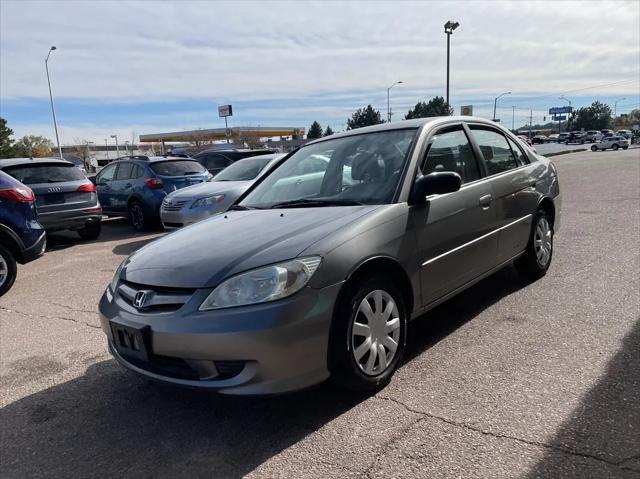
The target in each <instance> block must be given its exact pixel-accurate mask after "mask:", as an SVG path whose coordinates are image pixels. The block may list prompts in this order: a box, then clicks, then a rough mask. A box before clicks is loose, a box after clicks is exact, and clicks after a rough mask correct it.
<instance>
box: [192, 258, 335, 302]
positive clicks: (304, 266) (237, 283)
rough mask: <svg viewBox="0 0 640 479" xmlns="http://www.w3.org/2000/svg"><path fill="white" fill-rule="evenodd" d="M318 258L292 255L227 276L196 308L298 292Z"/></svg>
mask: <svg viewBox="0 0 640 479" xmlns="http://www.w3.org/2000/svg"><path fill="white" fill-rule="evenodd" d="M321 261H322V258H320V257H319V256H309V257H306V258H296V259H293V260H291V261H286V262H284V263H278V264H274V265H271V266H265V267H264V268H258V269H254V270H251V271H247V272H246V273H241V274H239V275H237V276H234V277H232V278H229V279H228V280H226V281H224V282H223V283H221V284H219V285H218V286H217V287H216V289H214V290H213V291H212V293H211V294H210V295H209V296H208V297H207V299H205V300H204V302H203V303H202V304H201V305H200V311H207V310H210V309H221V308H230V307H233V306H242V305H247V304H256V303H266V302H267V301H275V300H276V299H282V298H286V297H287V296H291V295H292V294H294V293H296V292H298V291H300V290H301V289H302V288H304V287H305V286H306V284H307V283H308V282H309V280H310V279H311V276H313V273H315V272H316V270H317V269H318V266H320V262H321Z"/></svg>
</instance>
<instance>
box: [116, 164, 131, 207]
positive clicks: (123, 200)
mask: <svg viewBox="0 0 640 479" xmlns="http://www.w3.org/2000/svg"><path fill="white" fill-rule="evenodd" d="M134 167H135V165H134V164H133V163H130V162H128V161H125V162H122V163H120V166H119V167H118V171H117V172H116V176H115V178H114V181H113V182H112V187H111V189H112V190H113V195H112V200H111V207H112V209H113V211H115V212H118V213H122V212H125V211H127V200H128V198H129V193H130V192H131V188H132V186H133V185H132V183H131V173H132V170H133V168H134Z"/></svg>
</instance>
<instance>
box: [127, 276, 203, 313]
mask: <svg viewBox="0 0 640 479" xmlns="http://www.w3.org/2000/svg"><path fill="white" fill-rule="evenodd" d="M193 293H195V289H186V288H180V289H175V288H159V287H157V286H146V285H141V284H136V283H131V282H129V281H120V284H119V285H118V294H119V295H120V297H121V298H122V299H123V300H124V302H126V303H127V304H128V305H129V306H132V307H134V308H136V309H137V310H138V311H139V312H141V313H169V312H172V311H177V310H178V309H180V308H181V307H182V306H183V305H184V304H185V303H186V302H187V301H189V299H190V298H191V296H192V295H193Z"/></svg>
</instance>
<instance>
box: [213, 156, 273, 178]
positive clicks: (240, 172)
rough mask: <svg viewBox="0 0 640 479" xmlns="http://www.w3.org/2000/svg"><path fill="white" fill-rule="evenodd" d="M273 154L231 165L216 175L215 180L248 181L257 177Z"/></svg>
mask: <svg viewBox="0 0 640 479" xmlns="http://www.w3.org/2000/svg"><path fill="white" fill-rule="evenodd" d="M271 160H273V156H268V157H266V158H247V159H244V160H240V161H237V162H236V163H234V164H232V165H229V166H228V167H226V168H225V169H224V170H222V171H221V172H220V173H218V174H217V175H216V176H215V177H214V181H248V180H253V179H255V178H256V177H257V176H258V174H259V173H260V172H261V171H262V170H263V169H264V167H265V166H267V164H268V163H269V162H270V161H271Z"/></svg>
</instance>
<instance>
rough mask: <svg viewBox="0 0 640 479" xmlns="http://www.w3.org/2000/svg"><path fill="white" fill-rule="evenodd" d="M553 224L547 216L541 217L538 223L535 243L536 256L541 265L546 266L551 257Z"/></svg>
mask: <svg viewBox="0 0 640 479" xmlns="http://www.w3.org/2000/svg"><path fill="white" fill-rule="evenodd" d="M551 235H552V231H551V226H550V225H549V222H548V221H547V219H546V218H540V219H539V220H538V224H537V225H536V233H535V237H534V245H535V248H536V257H537V259H538V264H539V265H540V266H541V267H543V268H544V267H546V266H547V263H549V260H550V259H551V247H552V244H553V243H552V241H551Z"/></svg>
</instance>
